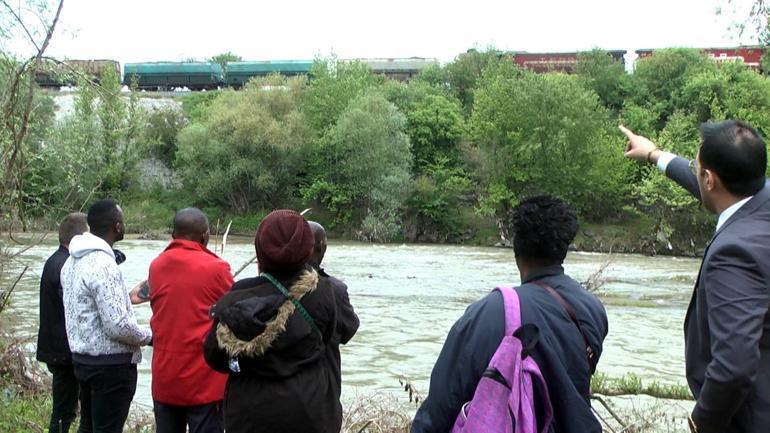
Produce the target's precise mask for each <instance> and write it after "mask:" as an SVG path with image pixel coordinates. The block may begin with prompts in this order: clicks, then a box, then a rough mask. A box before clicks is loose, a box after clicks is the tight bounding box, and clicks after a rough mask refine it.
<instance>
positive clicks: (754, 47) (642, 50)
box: [634, 45, 765, 54]
mask: <svg viewBox="0 0 770 433" xmlns="http://www.w3.org/2000/svg"><path fill="white" fill-rule="evenodd" d="M672 48H688V49H693V50H764V49H765V46H763V45H737V46H734V47H662V48H640V49H638V50H636V51H634V52H635V53H637V54H640V53H651V52H653V51H660V50H667V49H672Z"/></svg>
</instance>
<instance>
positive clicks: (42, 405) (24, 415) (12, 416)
mask: <svg viewBox="0 0 770 433" xmlns="http://www.w3.org/2000/svg"><path fill="white" fill-rule="evenodd" d="M50 417H51V398H50V397H49V396H46V395H43V394H42V393H41V394H40V395H38V396H34V397H26V396H20V395H5V396H3V397H2V398H0V431H3V432H8V433H22V432H30V431H46V430H47V429H48V421H49V419H50Z"/></svg>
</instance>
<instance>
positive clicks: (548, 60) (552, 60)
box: [511, 50, 626, 74]
mask: <svg viewBox="0 0 770 433" xmlns="http://www.w3.org/2000/svg"><path fill="white" fill-rule="evenodd" d="M607 53H608V54H609V55H610V56H612V58H613V59H615V60H617V61H619V62H621V63H622V64H623V65H624V66H625V58H624V57H623V56H625V54H626V51H625V50H608V51H607ZM580 54H581V53H580V52H577V51H575V52H567V53H530V52H527V51H514V52H512V53H511V55H512V56H513V63H515V64H516V65H518V66H519V67H521V68H522V69H526V70H529V71H532V72H538V73H545V72H564V73H568V74H571V73H574V72H575V67H576V66H577V62H578V57H579V56H580Z"/></svg>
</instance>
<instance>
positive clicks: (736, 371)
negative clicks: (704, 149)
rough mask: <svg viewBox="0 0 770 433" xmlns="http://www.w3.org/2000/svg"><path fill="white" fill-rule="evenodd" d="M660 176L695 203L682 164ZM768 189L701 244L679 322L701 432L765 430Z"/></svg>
mask: <svg viewBox="0 0 770 433" xmlns="http://www.w3.org/2000/svg"><path fill="white" fill-rule="evenodd" d="M666 175H667V176H669V177H670V178H672V179H673V180H675V181H676V182H677V183H679V184H680V185H682V186H683V187H685V188H686V189H687V190H688V191H689V192H690V193H692V194H693V195H694V196H695V197H696V198H698V199H700V194H699V190H698V183H697V180H696V179H695V176H694V175H693V174H692V173H691V172H690V170H689V167H688V161H687V160H685V159H683V158H678V157H677V158H675V159H674V160H672V161H671V162H670V163H669V165H668V167H667V168H666ZM769 312H770V186H768V185H765V187H764V188H763V189H762V190H761V191H759V192H758V193H757V194H756V195H754V197H753V198H752V199H751V200H749V201H748V202H746V203H745V204H744V205H743V206H742V207H741V208H740V209H738V211H737V212H735V213H734V214H733V215H732V216H731V217H730V218H729V219H727V221H726V222H725V223H724V224H723V225H722V226H721V227H720V229H719V230H718V231H717V232H716V233H715V234H714V237H713V238H712V240H711V242H709V244H708V246H707V247H706V252H705V254H704V257H703V262H702V263H701V267H700V271H699V272H698V278H697V280H696V285H695V289H694V290H693V294H692V299H691V300H690V305H689V307H688V308H687V316H686V318H685V322H684V336H685V361H686V367H687V382H688V384H689V385H690V390H692V392H693V395H694V396H695V399H696V404H695V409H694V410H693V419H694V421H695V423H696V425H697V426H698V430H699V431H700V432H702V433H717V432H718V433H760V432H766V431H768V429H770V314H768V313H769Z"/></svg>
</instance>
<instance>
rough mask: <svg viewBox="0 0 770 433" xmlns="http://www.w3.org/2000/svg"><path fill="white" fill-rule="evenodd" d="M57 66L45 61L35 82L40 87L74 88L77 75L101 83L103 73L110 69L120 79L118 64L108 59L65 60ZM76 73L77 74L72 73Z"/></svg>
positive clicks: (36, 74) (36, 75)
mask: <svg viewBox="0 0 770 433" xmlns="http://www.w3.org/2000/svg"><path fill="white" fill-rule="evenodd" d="M62 63H64V64H59V63H55V62H52V61H47V62H46V63H45V65H44V67H43V68H42V69H40V70H38V71H37V72H36V73H35V82H36V83H37V85H38V86H40V87H48V88H51V87H61V86H74V85H75V84H77V81H78V74H82V75H83V76H86V77H89V78H90V79H91V81H93V82H94V83H97V84H99V83H101V80H102V74H103V73H104V71H106V70H108V69H111V70H112V71H114V72H115V74H116V76H117V77H118V79H119V78H120V63H118V62H117V61H115V60H110V59H96V60H65V61H63V62H62ZM73 71H76V72H77V73H73Z"/></svg>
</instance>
